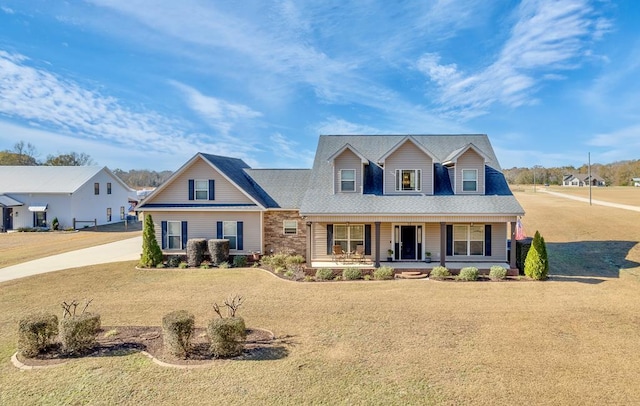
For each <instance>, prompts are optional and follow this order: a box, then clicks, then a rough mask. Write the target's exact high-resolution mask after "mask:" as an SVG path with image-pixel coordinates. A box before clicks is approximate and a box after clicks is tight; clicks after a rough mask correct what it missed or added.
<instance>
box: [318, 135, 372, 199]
mask: <svg viewBox="0 0 640 406" xmlns="http://www.w3.org/2000/svg"><path fill="white" fill-rule="evenodd" d="M328 161H329V162H330V163H331V164H332V167H333V193H334V194H336V193H360V194H362V190H363V183H364V182H363V179H364V176H363V174H364V166H365V165H368V164H369V160H368V159H367V158H365V157H364V155H362V154H361V153H360V152H358V151H357V150H356V149H355V148H354V147H352V146H351V145H350V144H345V145H344V146H343V147H342V148H340V149H339V150H338V151H336V152H335V153H334V154H333V155H331V156H330V157H329V159H328Z"/></svg>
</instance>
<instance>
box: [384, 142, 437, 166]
mask: <svg viewBox="0 0 640 406" xmlns="http://www.w3.org/2000/svg"><path fill="white" fill-rule="evenodd" d="M407 142H411V143H412V144H413V145H415V146H416V147H417V148H418V149H419V150H420V151H422V152H424V153H425V154H426V155H428V156H429V157H430V158H431V159H432V160H433V161H434V162H435V161H437V159H436V157H435V156H434V155H433V154H432V153H431V151H429V150H428V149H427V148H425V146H424V145H422V144H421V143H419V142H418V141H417V140H416V139H415V138H414V137H413V136H412V135H407V136H405V137H404V138H402V139H401V140H400V141H399V142H398V143H397V144H396V145H394V146H393V147H392V148H391V149H390V150H389V151H387V152H386V153H385V154H384V155H383V156H381V157H380V159H378V163H379V164H384V161H385V160H386V159H387V158H389V157H390V156H391V155H392V154H393V153H394V152H396V151H397V150H398V149H399V148H400V147H402V146H403V145H404V144H406V143H407Z"/></svg>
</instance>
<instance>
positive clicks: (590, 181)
mask: <svg viewBox="0 0 640 406" xmlns="http://www.w3.org/2000/svg"><path fill="white" fill-rule="evenodd" d="M592 183H593V181H592V180H591V152H589V206H591V184H592Z"/></svg>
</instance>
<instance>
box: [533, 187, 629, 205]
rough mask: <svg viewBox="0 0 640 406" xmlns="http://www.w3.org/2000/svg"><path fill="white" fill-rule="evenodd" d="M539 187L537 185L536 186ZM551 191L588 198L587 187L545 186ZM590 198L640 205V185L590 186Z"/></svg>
mask: <svg viewBox="0 0 640 406" xmlns="http://www.w3.org/2000/svg"><path fill="white" fill-rule="evenodd" d="M538 187H539V186H538ZM547 189H548V190H550V191H552V192H558V193H566V194H570V195H573V196H580V197H584V198H589V187H588V186H586V187H562V186H550V187H548V188H547ZM591 198H592V199H594V200H602V201H605V202H612V203H620V204H629V205H632V206H639V207H640V187H633V186H607V187H592V188H591Z"/></svg>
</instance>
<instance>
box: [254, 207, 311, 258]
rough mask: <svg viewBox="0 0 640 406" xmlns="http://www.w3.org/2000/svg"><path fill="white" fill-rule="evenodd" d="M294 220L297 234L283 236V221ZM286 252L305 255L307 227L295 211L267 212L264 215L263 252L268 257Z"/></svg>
mask: <svg viewBox="0 0 640 406" xmlns="http://www.w3.org/2000/svg"><path fill="white" fill-rule="evenodd" d="M284 220H296V221H297V222H298V234H288V235H285V234H284V228H283V221H284ZM271 250H273V252H274V253H277V252H286V253H289V254H299V255H302V256H303V257H306V256H307V255H306V254H307V225H306V223H305V221H304V220H303V219H302V218H301V217H300V213H299V212H298V211H297V210H286V211H284V210H283V211H267V212H265V213H264V252H263V254H265V255H268V254H270V253H271Z"/></svg>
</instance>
